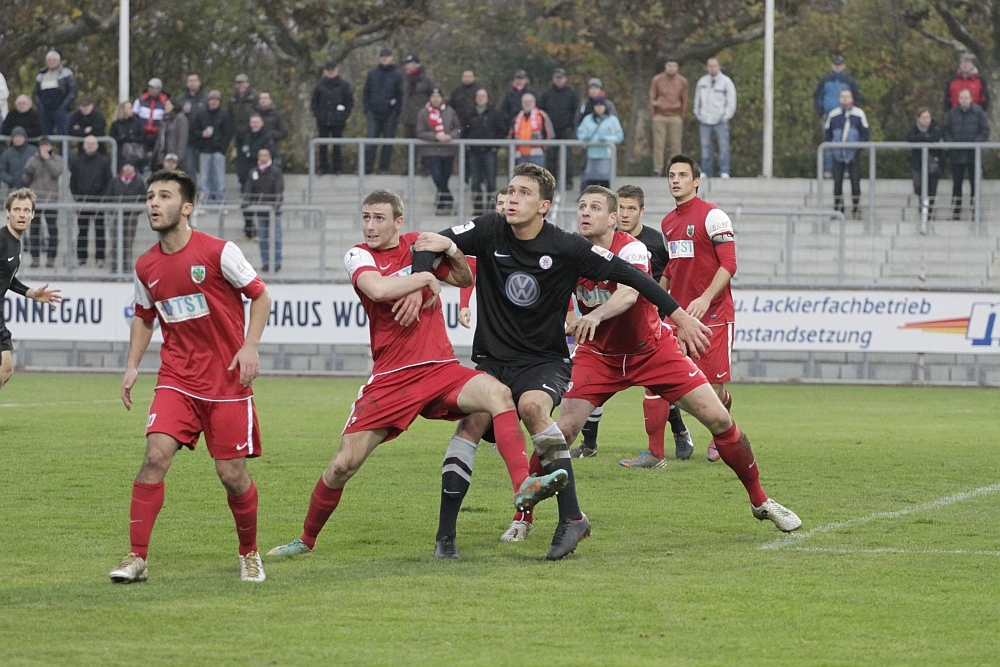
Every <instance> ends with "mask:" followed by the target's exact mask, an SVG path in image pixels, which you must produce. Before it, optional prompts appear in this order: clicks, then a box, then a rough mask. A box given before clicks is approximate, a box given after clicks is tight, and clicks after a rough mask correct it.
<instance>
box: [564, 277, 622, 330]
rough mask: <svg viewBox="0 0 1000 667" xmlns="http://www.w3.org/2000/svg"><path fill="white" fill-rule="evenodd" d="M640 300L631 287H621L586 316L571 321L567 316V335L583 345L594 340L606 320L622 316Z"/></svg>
mask: <svg viewBox="0 0 1000 667" xmlns="http://www.w3.org/2000/svg"><path fill="white" fill-rule="evenodd" d="M638 299H639V293H638V292H637V291H635V290H634V289H632V288H631V287H622V286H619V287H618V289H617V290H615V293H614V294H612V295H611V298H609V299H608V300H607V301H605V302H604V303H602V304H601V305H600V306H598V307H597V308H595V309H594V310H592V311H590V312H589V313H587V314H586V315H581V316H580V317H577V318H575V319H573V320H572V321H570V318H569V314H568V313H567V315H566V333H567V334H568V335H570V336H573V337H575V338H576V342H577V343H578V344H579V343H582V342H585V341H588V340H594V336H595V335H596V334H597V326H598V325H599V324H600V323H601V322H603V321H604V320H610V319H611V318H612V317H615V316H617V315H621V314H622V313H624V312H625V311H626V310H628V309H629V308H631V307H632V306H633V305H635V302H636V301H637V300H638Z"/></svg>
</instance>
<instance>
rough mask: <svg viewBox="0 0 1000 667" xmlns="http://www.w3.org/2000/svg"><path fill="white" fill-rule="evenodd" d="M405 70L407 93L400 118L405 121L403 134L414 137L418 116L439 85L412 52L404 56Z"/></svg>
mask: <svg viewBox="0 0 1000 667" xmlns="http://www.w3.org/2000/svg"><path fill="white" fill-rule="evenodd" d="M403 72H404V73H405V75H406V80H405V91H406V94H405V95H404V96H403V111H402V113H401V115H400V120H402V122H403V136H404V137H406V138H411V139H412V138H414V137H416V136H417V123H418V121H417V116H419V115H420V112H421V111H422V110H423V108H424V107H425V106H426V105H427V102H428V101H429V100H430V96H431V91H432V90H434V89H435V88H436V87H437V86H435V84H434V79H432V78H431V77H430V75H429V74H427V71H426V70H424V68H423V66H422V65H421V64H420V61H419V60H418V59H417V56H416V55H414V54H412V53H411V54H409V55H408V56H406V57H405V58H403Z"/></svg>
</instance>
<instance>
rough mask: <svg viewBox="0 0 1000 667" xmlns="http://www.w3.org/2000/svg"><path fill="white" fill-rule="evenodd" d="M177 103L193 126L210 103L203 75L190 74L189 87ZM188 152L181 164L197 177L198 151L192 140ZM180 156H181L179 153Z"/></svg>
mask: <svg viewBox="0 0 1000 667" xmlns="http://www.w3.org/2000/svg"><path fill="white" fill-rule="evenodd" d="M175 105H176V106H178V107H180V109H181V111H183V112H184V115H185V116H187V119H188V127H191V123H192V122H193V121H194V117H195V115H196V114H197V113H198V112H199V111H201V110H202V109H204V108H205V107H206V106H207V105H208V93H206V92H205V89H204V88H202V87H201V77H199V76H198V75H197V74H188V77H187V88H186V89H185V90H184V94H183V95H181V96H180V98H179V99H178V100H177V102H175ZM186 153H187V155H186V159H185V161H184V162H181V163H180V165H181V166H182V168H183V169H184V171H186V172H187V173H188V174H190V175H191V176H192V177H195V176H196V175H197V174H198V151H196V150H195V149H194V148H192V147H191V145H190V140H189V142H188V149H187V151H186ZM178 157H180V156H179V155H178Z"/></svg>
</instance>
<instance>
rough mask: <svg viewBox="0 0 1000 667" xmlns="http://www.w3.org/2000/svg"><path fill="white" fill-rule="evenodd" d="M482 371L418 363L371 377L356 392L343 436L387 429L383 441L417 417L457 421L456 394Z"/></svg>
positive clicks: (460, 365) (455, 363)
mask: <svg viewBox="0 0 1000 667" xmlns="http://www.w3.org/2000/svg"><path fill="white" fill-rule="evenodd" d="M477 375H483V372H482V371H476V370H473V369H471V368H466V367H465V366H463V365H462V364H460V363H458V362H457V361H453V362H447V363H443V364H421V365H419V366H413V367H412V368H403V369H400V370H398V371H392V372H389V373H383V374H381V375H373V376H372V377H371V378H369V380H368V383H367V384H365V385H364V386H363V387H361V390H360V391H359V392H358V400H356V401H354V405H353V406H352V407H351V416H350V417H348V419H347V425H346V426H345V427H344V433H345V434H347V433H358V432H359V431H376V430H378V429H380V428H385V429H389V434H388V435H387V436H386V438H385V441H389V440H392V439H393V438H395V437H396V436H398V435H399V434H400V433H402V432H403V431H405V430H406V429H407V428H408V427H409V426H410V424H412V423H413V422H414V421H415V420H416V418H417V416H421V417H423V418H424V419H447V420H449V421H456V420H458V419H461V418H462V417H464V416H465V415H466V413H464V412H462V411H461V410H460V409H459V407H458V394H459V393H460V392H461V391H462V387H464V386H465V385H466V384H468V382H469V380H471V379H472V378H474V377H476V376H477Z"/></svg>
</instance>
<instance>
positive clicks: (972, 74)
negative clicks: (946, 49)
mask: <svg viewBox="0 0 1000 667" xmlns="http://www.w3.org/2000/svg"><path fill="white" fill-rule="evenodd" d="M963 90H967V91H969V93H970V94H971V95H972V103H973V104H978V105H979V106H981V107H982V108H983V111H989V108H990V91H989V88H987V87H986V82H985V81H984V80H983V79H982V78H981V77H980V76H979V70H978V69H976V65H975V63H973V61H972V56H971V55H969V54H968V53H966V54H963V55H962V57H961V58H960V59H959V61H958V71H957V72H955V76H954V77H952V78H951V80H950V81H948V84H947V85H946V86H945V89H944V112H945V113H948V112H949V111H951V110H952V109H954V108H955V107H957V106H958V94H959V93H960V92H962V91H963Z"/></svg>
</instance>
